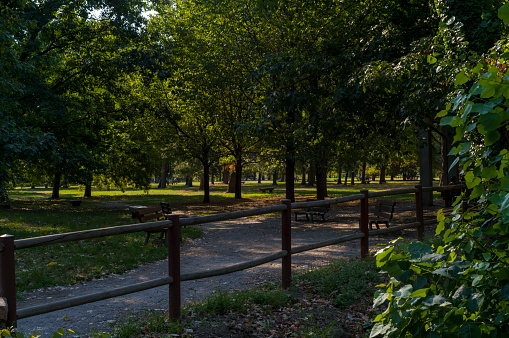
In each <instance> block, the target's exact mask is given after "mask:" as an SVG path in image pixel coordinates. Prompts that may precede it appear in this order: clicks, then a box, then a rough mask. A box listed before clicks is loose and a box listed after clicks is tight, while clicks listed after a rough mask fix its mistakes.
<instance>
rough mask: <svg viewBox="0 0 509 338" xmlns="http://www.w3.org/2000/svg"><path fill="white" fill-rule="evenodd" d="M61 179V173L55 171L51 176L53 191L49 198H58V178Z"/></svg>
mask: <svg viewBox="0 0 509 338" xmlns="http://www.w3.org/2000/svg"><path fill="white" fill-rule="evenodd" d="M61 179H62V173H61V172H59V171H57V172H56V173H55V176H54V177H53V191H52V193H51V198H60V180H61Z"/></svg>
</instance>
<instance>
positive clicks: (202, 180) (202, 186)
mask: <svg viewBox="0 0 509 338" xmlns="http://www.w3.org/2000/svg"><path fill="white" fill-rule="evenodd" d="M204 178H205V175H204V173H201V175H200V187H199V188H198V191H203V190H205V182H204Z"/></svg>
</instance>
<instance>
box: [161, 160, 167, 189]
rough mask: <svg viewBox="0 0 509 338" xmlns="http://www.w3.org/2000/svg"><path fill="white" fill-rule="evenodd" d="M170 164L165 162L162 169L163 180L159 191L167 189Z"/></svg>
mask: <svg viewBox="0 0 509 338" xmlns="http://www.w3.org/2000/svg"><path fill="white" fill-rule="evenodd" d="M168 169H169V166H168V163H166V162H163V165H162V168H161V179H160V181H159V189H166V180H167V179H168Z"/></svg>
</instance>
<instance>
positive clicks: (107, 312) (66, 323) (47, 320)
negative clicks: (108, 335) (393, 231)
mask: <svg viewBox="0 0 509 338" xmlns="http://www.w3.org/2000/svg"><path fill="white" fill-rule="evenodd" d="M406 208H407V209H408V210H406V211H405V209H404V207H403V206H402V207H400V211H399V212H398V214H400V215H404V214H405V212H406V213H411V209H412V205H411V204H410V205H409V206H407V207H406ZM434 209H436V208H434ZM357 219H358V211H357V210H356V209H354V208H350V209H345V210H341V211H338V210H332V211H331V212H330V213H329V214H328V215H327V221H325V222H314V223H308V222H302V221H299V222H293V225H292V227H293V229H292V245H293V246H299V245H303V244H308V243H314V242H319V241H323V240H327V239H330V238H334V237H339V236H342V235H346V234H350V233H353V232H355V231H356V230H357V228H358V225H357V224H358V223H357ZM280 224H281V222H280V219H279V218H269V219H256V218H247V219H241V220H233V221H224V222H217V223H210V224H204V225H200V226H197V227H201V228H202V229H204V231H205V232H204V236H203V238H201V239H199V240H195V241H193V242H190V243H185V244H184V245H183V246H182V247H181V272H182V273H187V272H194V271H201V270H209V269H215V268H219V267H224V266H229V265H232V264H235V263H240V262H244V261H248V260H251V259H254V258H258V257H262V256H264V255H266V254H269V253H274V252H277V251H279V250H280V248H281V239H280V238H281V236H280V233H281V229H280V227H281V225H280ZM409 236H410V238H415V234H412V233H410V234H409ZM394 238H395V236H391V235H387V236H384V237H371V238H370V245H371V247H370V249H371V250H372V251H376V250H378V249H379V248H380V245H385V244H386V243H387V242H388V241H390V240H392V239H394ZM246 243H248V244H246ZM359 252H360V246H359V241H352V242H348V243H345V245H335V246H329V247H325V248H322V249H318V250H314V251H310V252H306V253H302V254H298V255H294V256H293V257H292V267H293V268H295V269H305V268H307V267H309V266H319V265H324V264H327V262H328V261H329V260H330V259H334V258H344V257H358V256H359ZM167 264H168V262H167V260H164V261H159V262H155V263H152V264H148V265H144V266H141V267H139V268H138V269H136V270H133V271H128V272H126V273H125V274H122V275H113V276H110V277H108V278H104V279H100V280H94V281H90V282H86V283H81V284H77V285H73V286H63V287H55V288H48V289H41V290H36V291H33V292H29V293H26V294H25V300H23V301H20V302H19V303H18V309H19V308H24V307H28V306H32V305H38V304H41V302H50V301H55V300H59V299H63V298H67V297H75V296H81V295H85V294H89V293H94V292H99V291H104V290H106V289H109V288H115V287H121V286H126V285H130V284H134V283H138V282H142V281H147V280H151V279H155V278H159V277H162V276H164V275H166V272H167ZM280 266H281V260H278V261H274V262H272V263H268V264H265V265H262V266H259V267H256V268H252V269H249V270H245V271H240V272H236V273H233V274H229V275H224V276H218V277H213V278H206V279H201V280H197V281H187V282H183V283H182V286H181V288H182V303H183V304H184V303H187V302H194V301H199V300H202V299H203V298H205V297H207V296H208V295H210V293H211V292H213V291H214V290H223V291H228V290H240V289H245V288H251V287H253V286H255V285H258V284H261V283H263V282H264V281H266V280H280V278H281V277H280ZM167 308H168V287H158V288H154V289H151V290H146V291H143V292H138V293H134V294H130V295H126V296H122V297H116V298H112V299H109V300H104V301H100V302H95V303H91V304H87V305H83V306H77V307H73V308H69V309H65V310H60V311H55V312H51V313H47V314H44V315H39V316H34V317H30V318H26V319H22V320H19V321H18V329H19V330H20V331H21V332H23V333H25V334H26V333H31V332H33V331H38V332H39V333H40V334H41V335H42V337H49V336H51V333H52V332H54V331H56V329H57V328H64V329H72V330H73V331H75V332H79V333H81V334H82V337H86V336H91V332H97V331H106V332H108V331H111V329H112V325H114V324H115V323H118V322H119V321H120V320H121V319H122V318H125V317H126V316H128V315H129V314H132V313H136V312H137V311H139V310H143V309H167Z"/></svg>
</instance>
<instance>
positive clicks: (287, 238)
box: [281, 199, 292, 289]
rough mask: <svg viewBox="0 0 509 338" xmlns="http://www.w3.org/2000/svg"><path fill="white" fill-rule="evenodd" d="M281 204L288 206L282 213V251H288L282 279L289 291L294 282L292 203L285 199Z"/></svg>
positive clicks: (283, 261)
mask: <svg viewBox="0 0 509 338" xmlns="http://www.w3.org/2000/svg"><path fill="white" fill-rule="evenodd" d="M281 203H283V204H285V205H286V206H287V208H286V210H283V212H282V213H281V250H286V256H284V257H283V258H282V262H281V274H282V276H281V279H282V284H283V289H288V288H289V287H290V284H291V282H292V201H290V200H289V199H284V200H282V201H281Z"/></svg>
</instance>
